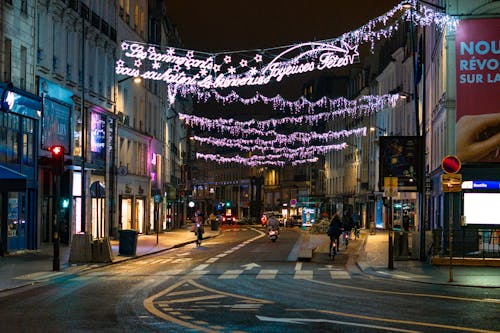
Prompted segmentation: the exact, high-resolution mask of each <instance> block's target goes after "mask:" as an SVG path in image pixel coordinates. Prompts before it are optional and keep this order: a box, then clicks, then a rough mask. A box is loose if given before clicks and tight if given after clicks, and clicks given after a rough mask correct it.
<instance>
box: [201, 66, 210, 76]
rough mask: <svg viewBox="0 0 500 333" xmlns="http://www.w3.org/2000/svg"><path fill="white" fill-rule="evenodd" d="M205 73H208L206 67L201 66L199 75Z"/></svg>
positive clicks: (204, 74) (205, 74)
mask: <svg viewBox="0 0 500 333" xmlns="http://www.w3.org/2000/svg"><path fill="white" fill-rule="evenodd" d="M207 74H208V71H207V69H206V68H202V69H201V70H200V75H201V76H207Z"/></svg>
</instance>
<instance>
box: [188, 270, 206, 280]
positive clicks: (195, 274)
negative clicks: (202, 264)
mask: <svg viewBox="0 0 500 333" xmlns="http://www.w3.org/2000/svg"><path fill="white" fill-rule="evenodd" d="M207 273H209V271H201V270H198V271H194V270H193V271H191V272H190V273H188V274H186V276H185V279H186V280H195V279H198V278H200V277H202V276H203V275H205V274H207Z"/></svg>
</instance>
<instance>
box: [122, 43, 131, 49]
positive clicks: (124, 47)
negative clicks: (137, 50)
mask: <svg viewBox="0 0 500 333" xmlns="http://www.w3.org/2000/svg"><path fill="white" fill-rule="evenodd" d="M129 46H130V44H129V43H127V42H122V51H125V50H128V48H129Z"/></svg>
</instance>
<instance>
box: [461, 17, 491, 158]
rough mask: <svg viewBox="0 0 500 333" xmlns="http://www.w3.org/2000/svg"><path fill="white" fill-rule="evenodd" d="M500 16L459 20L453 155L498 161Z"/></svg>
mask: <svg viewBox="0 0 500 333" xmlns="http://www.w3.org/2000/svg"><path fill="white" fill-rule="evenodd" d="M499 31H500V19H495V18H491V19H470V20H463V21H460V24H459V25H458V27H457V30H456V34H455V38H456V44H455V45H456V49H455V50H456V84H457V96H456V102H457V103H456V112H457V118H456V120H457V124H456V155H457V156H458V157H459V158H460V160H461V161H462V162H500V40H499V35H498V32H499Z"/></svg>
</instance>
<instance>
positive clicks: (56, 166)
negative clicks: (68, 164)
mask: <svg viewBox="0 0 500 333" xmlns="http://www.w3.org/2000/svg"><path fill="white" fill-rule="evenodd" d="M49 151H50V152H51V153H52V171H53V172H54V174H55V175H62V173H63V171H64V147H63V146H52V147H50V148H49Z"/></svg>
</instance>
